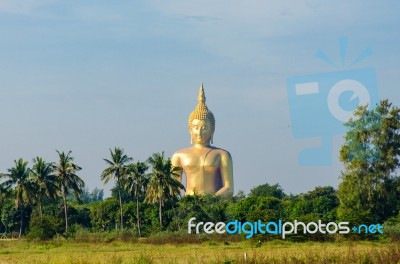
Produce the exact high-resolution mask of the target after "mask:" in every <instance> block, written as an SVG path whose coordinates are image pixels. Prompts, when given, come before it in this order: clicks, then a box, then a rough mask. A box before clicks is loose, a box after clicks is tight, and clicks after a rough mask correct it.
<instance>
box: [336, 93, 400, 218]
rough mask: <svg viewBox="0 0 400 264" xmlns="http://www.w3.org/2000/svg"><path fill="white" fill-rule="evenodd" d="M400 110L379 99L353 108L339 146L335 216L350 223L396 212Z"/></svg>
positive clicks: (399, 154) (399, 152)
mask: <svg viewBox="0 0 400 264" xmlns="http://www.w3.org/2000/svg"><path fill="white" fill-rule="evenodd" d="M399 113H400V110H399V108H398V107H395V106H392V104H391V103H389V102H388V100H383V101H381V102H380V103H379V105H377V106H376V107H375V108H373V109H371V110H368V108H367V106H362V107H359V108H357V109H356V111H355V113H354V117H353V118H351V119H350V120H349V121H348V122H347V123H346V124H345V125H346V127H347V128H348V131H347V133H346V135H345V142H344V145H343V146H342V148H341V150H340V160H341V161H342V162H343V164H344V171H343V172H342V175H341V179H342V182H341V183H340V185H339V190H338V197H339V200H340V206H339V208H338V214H339V217H340V218H342V219H345V220H347V221H352V222H353V223H359V222H367V223H368V222H375V223H376V222H383V221H384V220H385V219H387V218H388V217H390V216H393V215H395V214H396V213H397V212H398V206H397V203H398V199H399V187H400V184H399V178H398V177H397V176H396V175H395V172H396V170H397V169H398V168H399V165H400V164H399V157H400V115H399Z"/></svg>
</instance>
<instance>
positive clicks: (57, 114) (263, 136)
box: [0, 0, 400, 194]
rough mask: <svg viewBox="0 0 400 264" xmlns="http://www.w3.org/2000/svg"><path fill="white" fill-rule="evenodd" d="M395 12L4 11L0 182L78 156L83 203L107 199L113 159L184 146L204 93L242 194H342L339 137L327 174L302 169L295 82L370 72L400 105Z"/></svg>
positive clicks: (349, 5)
mask: <svg viewBox="0 0 400 264" xmlns="http://www.w3.org/2000/svg"><path fill="white" fill-rule="evenodd" d="M399 10H400V2H398V1H394V0H393V1H382V2H379V1H368V0H367V1H365V0H363V1H361V0H358V1H327V0H308V1H285V3H279V2H278V1H276V2H275V1H255V0H254V1H232V0H229V1H228V0H221V1H210V0H205V1H192V0H179V1H161V0H159V1H102V0H96V1H94V0H92V1H58V0H36V1H34V0H2V1H1V2H0V36H1V37H0V39H1V40H0V92H1V94H0V109H1V111H0V117H1V119H0V120H1V129H0V171H2V172H6V170H7V169H8V168H10V167H12V166H13V161H14V160H15V159H18V158H20V157H21V158H24V159H25V160H28V161H29V162H30V164H32V158H34V157H36V156H42V157H44V158H46V159H47V160H48V161H56V160H57V153H56V151H55V150H56V149H57V150H61V151H62V150H64V151H68V150H72V153H73V156H74V157H75V162H76V163H77V164H78V165H80V166H81V167H83V170H82V171H81V172H80V174H79V175H80V176H81V177H82V178H83V179H84V180H85V182H86V183H87V185H88V187H89V189H93V188H94V187H99V188H104V189H105V190H106V191H107V190H109V189H110V188H111V187H112V183H109V184H108V185H106V186H104V185H103V183H102V182H101V180H100V176H99V175H100V173H101V171H102V170H103V169H104V168H105V167H106V164H105V162H104V161H103V158H108V157H109V149H110V148H113V147H115V146H118V147H122V148H124V150H125V152H126V153H127V154H128V155H130V156H132V157H133V158H134V160H135V161H138V160H140V161H144V160H146V159H147V158H148V157H149V156H150V155H151V154H152V153H154V152H161V151H165V153H166V155H168V156H171V155H172V154H173V153H174V151H176V150H177V149H180V148H183V147H187V146H189V145H190V138H189V134H188V131H187V118H188V115H189V113H190V112H191V111H192V110H193V109H194V107H195V105H196V99H197V92H198V88H199V85H200V83H201V82H202V81H203V82H204V88H205V93H206V97H207V104H208V106H209V108H210V110H211V111H213V113H214V115H215V117H216V133H215V136H214V143H215V146H217V147H221V148H224V149H226V150H228V151H229V152H230V153H231V154H232V157H233V161H234V180H235V191H236V192H237V191H238V190H244V191H245V192H246V193H248V192H249V190H250V189H251V188H252V187H254V186H256V185H259V184H264V183H266V182H268V183H270V184H275V183H279V184H280V185H281V186H282V187H283V189H284V190H285V192H287V193H301V192H305V191H309V190H311V189H312V188H314V187H316V186H319V185H332V186H334V187H337V185H338V182H339V179H338V177H339V175H340V170H341V164H340V162H339V160H338V151H339V149H340V146H341V144H342V143H343V140H342V137H343V134H336V135H334V131H332V133H330V132H329V131H327V130H325V131H324V133H325V134H329V133H330V134H332V140H330V142H331V144H332V145H331V146H332V151H330V152H329V153H328V154H330V155H331V159H330V163H331V164H328V165H323V166H322V165H321V164H314V165H312V166H304V164H301V162H300V160H299V153H300V152H301V151H302V150H303V149H305V148H310V147H312V146H318V145H319V144H321V137H318V133H320V132H316V133H314V135H313V137H310V138H295V137H294V135H295V134H296V133H295V131H293V129H297V128H296V127H295V126H293V124H292V121H293V116H292V115H291V112H290V109H291V106H293V105H290V104H293V102H290V100H289V99H288V98H289V96H290V95H289V94H288V87H287V86H288V84H287V82H288V79H290V78H292V77H294V76H308V75H313V76H314V77H315V78H317V79H318V78H324V76H326V75H324V74H326V73H334V76H336V77H335V78H338V80H339V79H340V78H341V75H340V74H342V73H337V74H336V72H338V71H340V72H346V71H349V70H352V69H364V68H373V69H374V70H375V72H376V76H374V78H375V79H376V81H377V89H378V93H379V97H380V98H388V99H389V100H390V101H391V102H393V103H394V104H396V105H400V89H399V83H400V66H399V65H400V64H399V59H400V33H399V32H400V20H399V19H398V17H399V15H400V14H399V12H400V11H399ZM343 39H347V46H346V52H345V55H346V56H343V54H344V53H343V52H342V53H341V50H340V42H341V40H343ZM342 44H343V43H342ZM342 48H343V45H342ZM365 50H369V51H372V52H369V55H370V56H366V58H365V59H363V60H361V61H360V62H358V63H355V64H351V62H353V61H354V60H356V59H357V58H358V56H359V55H360V54H362V52H363V51H365ZM318 51H319V54H321V52H322V53H323V54H325V55H326V57H327V58H329V60H330V62H331V63H327V62H329V61H328V60H327V59H325V60H322V59H321V56H319V57H320V58H318V57H317V56H316V54H317V53H318ZM342 51H343V49H342ZM342 58H343V59H342ZM350 77H351V76H350ZM347 78H349V77H347ZM324 96H325V98H324ZM316 98H317V99H313V100H321V102H322V103H321V105H324V104H325V103H324V102H326V100H327V99H326V95H323V94H322V93H321V96H319V97H316ZM318 98H319V99H318ZM300 105H301V103H300ZM321 107H322V106H321ZM319 110H321V112H323V109H314V110H313V111H314V112H320V111H319ZM300 112H301V111H300ZM311 115H312V112H311ZM304 118H305V119H307V118H308V117H307V116H305V117H304ZM309 118H311V119H313V120H315V123H319V122H322V121H323V120H322V119H324V118H325V117H324V116H321V115H316V116H315V117H313V116H312V117H309ZM321 118H322V119H321ZM326 118H329V117H326ZM324 120H325V119H324ZM310 129H311V130H312V129H313V127H312V125H311V127H310ZM311 134H313V133H311ZM311 134H310V135H311ZM317 163H318V162H317ZM106 193H107V194H108V191H107V192H106Z"/></svg>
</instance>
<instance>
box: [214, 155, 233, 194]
mask: <svg viewBox="0 0 400 264" xmlns="http://www.w3.org/2000/svg"><path fill="white" fill-rule="evenodd" d="M220 169H221V179H222V188H221V189H219V190H218V191H217V192H216V195H219V196H221V197H224V198H230V197H232V195H233V166H232V157H231V155H230V154H229V152H225V153H223V154H222V155H221V168H220Z"/></svg>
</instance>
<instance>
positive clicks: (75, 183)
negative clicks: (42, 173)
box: [53, 150, 85, 233]
mask: <svg viewBox="0 0 400 264" xmlns="http://www.w3.org/2000/svg"><path fill="white" fill-rule="evenodd" d="M57 153H58V156H59V160H58V162H57V163H56V164H54V165H53V166H54V167H53V169H54V175H55V176H56V177H58V180H57V182H58V184H59V188H60V189H61V194H62V197H63V201H64V216H65V233H68V211H67V195H68V194H69V193H70V191H71V190H72V191H73V192H74V193H75V195H77V196H79V195H80V194H81V193H82V190H83V188H84V186H85V182H84V181H83V180H82V179H81V178H80V177H79V176H78V175H77V174H76V172H77V171H80V170H81V169H82V168H81V167H79V166H78V165H76V164H74V163H73V161H74V158H73V157H72V156H71V153H72V151H69V152H68V153H67V154H65V152H64V151H63V152H59V151H58V150H57Z"/></svg>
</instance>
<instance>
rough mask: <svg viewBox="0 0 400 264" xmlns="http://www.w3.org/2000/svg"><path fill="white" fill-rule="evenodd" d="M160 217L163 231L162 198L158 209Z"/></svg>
mask: <svg viewBox="0 0 400 264" xmlns="http://www.w3.org/2000/svg"><path fill="white" fill-rule="evenodd" d="M158 216H159V218H160V228H161V229H162V204H161V198H160V206H159V209H158Z"/></svg>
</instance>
